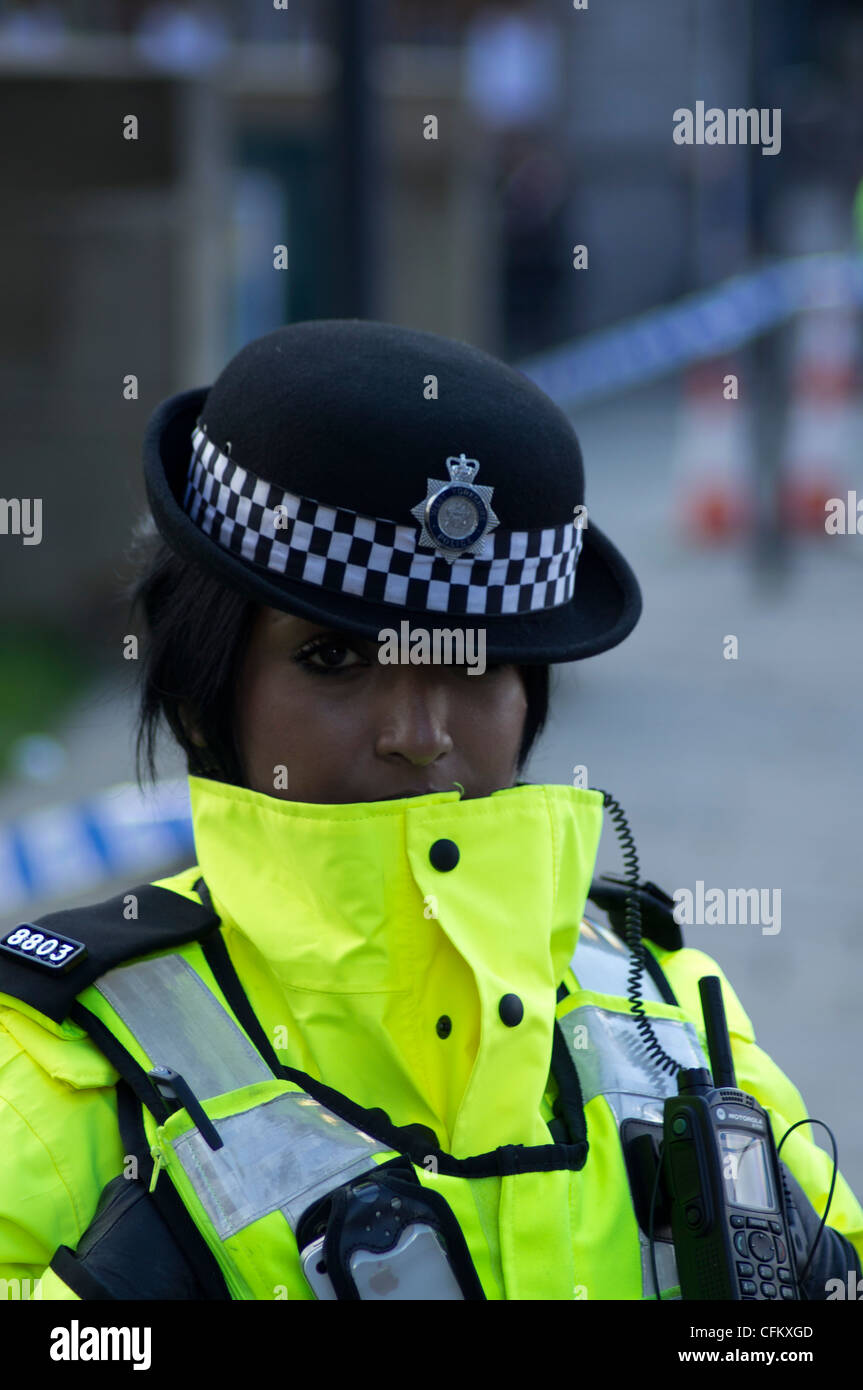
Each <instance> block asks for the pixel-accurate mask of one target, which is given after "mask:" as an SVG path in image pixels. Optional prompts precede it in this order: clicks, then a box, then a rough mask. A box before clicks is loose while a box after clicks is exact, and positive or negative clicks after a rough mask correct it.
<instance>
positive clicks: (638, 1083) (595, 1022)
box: [560, 921, 709, 1298]
mask: <svg viewBox="0 0 863 1390" xmlns="http://www.w3.org/2000/svg"><path fill="white" fill-rule="evenodd" d="M629 962H630V952H629V948H628V947H627V946H626V944H625V943H624V942H622V941H621V940H620V939H619V937H617V936H616V935H615V934H614V933H613V932H612V931H609V930H608V929H607V928H605V927H602V926H600V925H599V924H598V923H596V922H592V921H591V922H587V923H586V922H582V925H581V929H580V932H579V939H578V945H577V947H576V951H575V955H574V956H573V958H572V962H571V965H570V969H571V970H572V973H573V974H574V975H575V978H576V979H577V981H578V983H579V985H580V986H581V988H582V989H588V990H591V991H594V992H595V993H597V994H610V995H614V996H618V997H620V998H622V999H626V998H627V980H628V976H629ZM640 993H641V997H642V999H644V1000H652V1001H654V1002H662V995H661V994H660V992H659V990H658V989H657V987H656V985H655V984H654V982H653V980H652V979H651V977H650V976H649V975H648V974H647V972H646V971H645V972H643V974H642V983H641V989H640ZM650 1022H651V1026H652V1028H653V1032H654V1033H655V1034H656V1037H657V1038H658V1040H659V1043H660V1045H661V1047H662V1048H663V1050H664V1051H665V1052H667V1053H668V1055H669V1056H670V1057H673V1058H674V1060H675V1061H676V1062H679V1063H680V1064H681V1066H684V1067H706V1066H708V1065H709V1064H708V1062H707V1060H706V1058H705V1056H704V1053H703V1051H702V1048H701V1044H700V1043H699V1041H698V1034H697V1033H696V1031H695V1028H694V1026H693V1025H692V1024H691V1023H689V1022H682V1021H679V1020H677V1019H673V1018H651V1020H650ZM560 1025H561V1028H562V1030H563V1035H564V1038H565V1039H566V1043H567V1048H568V1050H569V1054H570V1056H571V1058H572V1060H573V1063H574V1064H575V1068H576V1071H577V1072H578V1078H579V1081H580V1083H581V1091H582V1096H583V1099H584V1103H585V1105H586V1104H587V1103H588V1101H591V1100H593V1099H594V1097H596V1096H603V1097H604V1098H605V1100H606V1101H607V1103H608V1105H609V1106H610V1108H611V1111H612V1113H613V1115H614V1117H615V1120H616V1121H617V1127H618V1133H619V1132H620V1128H621V1126H622V1124H623V1122H624V1121H625V1120H628V1119H636V1120H643V1121H648V1122H650V1123H653V1124H657V1125H661V1124H662V1115H663V1107H664V1102H665V1100H666V1098H667V1097H668V1096H671V1095H676V1094H677V1079H676V1076H674V1075H673V1074H671V1073H669V1072H667V1071H662V1070H661V1069H660V1068H659V1066H658V1065H657V1063H656V1061H655V1060H654V1059H653V1058H652V1057H651V1055H650V1053H649V1052H648V1050H647V1045H646V1043H645V1042H644V1040H643V1038H642V1037H641V1034H640V1032H639V1030H638V1027H637V1024H636V1020H635V1018H634V1017H633V1016H632V1014H631V1013H615V1012H614V1011H613V1010H611V1009H603V1008H600V1006H599V1005H598V1004H582V1005H580V1006H579V1007H578V1008H575V1009H573V1010H572V1011H571V1012H570V1013H568V1014H565V1015H564V1016H563V1018H562V1019H561V1020H560ZM638 1239H639V1244H640V1247H641V1277H642V1293H643V1296H644V1297H645V1298H650V1297H655V1296H656V1287H655V1285H654V1282H653V1272H652V1270H651V1266H650V1243H649V1240H648V1238H647V1236H646V1235H645V1234H644V1232H643V1231H642V1229H641V1227H640V1226H639V1228H638ZM654 1251H655V1258H656V1270H657V1276H658V1278H659V1283H660V1287H661V1288H662V1289H663V1290H667V1289H671V1288H674V1287H675V1286H676V1285H678V1284H679V1282H680V1280H679V1275H678V1272H677V1261H676V1259H675V1256H674V1247H673V1246H672V1245H671V1244H669V1243H668V1242H667V1241H661V1240H656V1241H655V1242H654ZM678 1297H679V1295H678Z"/></svg>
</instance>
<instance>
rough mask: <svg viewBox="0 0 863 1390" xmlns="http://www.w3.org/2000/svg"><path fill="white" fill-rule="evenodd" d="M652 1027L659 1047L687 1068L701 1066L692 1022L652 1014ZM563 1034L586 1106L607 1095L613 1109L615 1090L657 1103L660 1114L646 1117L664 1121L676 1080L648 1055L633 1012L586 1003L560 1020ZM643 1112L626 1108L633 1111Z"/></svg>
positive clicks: (674, 1093) (699, 1048) (627, 1112)
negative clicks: (664, 1107) (664, 1108)
mask: <svg viewBox="0 0 863 1390" xmlns="http://www.w3.org/2000/svg"><path fill="white" fill-rule="evenodd" d="M650 1023H651V1027H652V1028H653V1031H654V1033H655V1034H656V1036H657V1038H658V1039H659V1043H660V1046H661V1047H662V1048H663V1049H664V1051H665V1052H667V1053H668V1055H669V1056H670V1057H673V1058H674V1060H675V1062H679V1063H680V1064H681V1066H684V1067H703V1066H706V1065H707V1063H706V1062H705V1061H704V1054H703V1053H702V1051H701V1047H700V1046H699V1042H698V1036H697V1034H696V1032H695V1029H694V1028H693V1026H692V1024H691V1023H680V1022H678V1020H677V1019H675V1018H651V1020H650ZM560 1026H561V1028H562V1030H563V1035H564V1037H565V1038H566V1041H567V1044H568V1046H569V1049H570V1053H571V1055H572V1059H573V1061H574V1062H575V1064H576V1067H577V1069H578V1079H579V1081H580V1082H581V1091H582V1095H583V1097H584V1103H585V1105H586V1104H587V1102H588V1101H589V1100H593V1098H594V1096H605V1097H606V1099H607V1100H608V1102H609V1104H610V1105H611V1106H612V1109H614V1108H615V1104H614V1096H615V1095H616V1094H617V1093H621V1094H627V1095H632V1096H635V1097H638V1098H639V1099H640V1100H650V1101H652V1102H653V1106H652V1109H653V1111H655V1112H656V1114H654V1113H651V1114H647V1115H645V1116H644V1117H643V1118H645V1119H654V1118H657V1116H658V1118H659V1119H660V1120H661V1119H662V1104H661V1102H662V1101H663V1100H664V1099H665V1097H666V1096H674V1095H677V1081H676V1079H675V1077H674V1076H673V1075H671V1074H670V1073H669V1072H667V1071H661V1070H660V1068H659V1065H658V1063H657V1062H656V1061H654V1059H653V1058H652V1057H650V1056H649V1055H648V1052H647V1045H646V1043H645V1042H644V1041H643V1039H642V1037H641V1035H640V1033H639V1031H638V1028H637V1025H636V1020H635V1019H634V1018H633V1016H632V1014H625V1013H622V1014H621V1013H614V1012H613V1011H612V1010H611V1009H602V1008H600V1007H599V1005H598V1004H582V1005H580V1006H579V1007H578V1008H576V1009H573V1010H572V1011H571V1012H570V1013H568V1014H565V1015H564V1016H563V1018H562V1019H561V1020H560ZM636 1114H637V1115H638V1117H639V1118H642V1117H641V1114H640V1111H634V1110H632V1109H630V1108H627V1111H626V1115H624V1116H623V1118H624V1119H626V1118H628V1117H629V1116H630V1115H636Z"/></svg>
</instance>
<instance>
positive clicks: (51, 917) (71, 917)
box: [0, 883, 219, 1023]
mask: <svg viewBox="0 0 863 1390" xmlns="http://www.w3.org/2000/svg"><path fill="white" fill-rule="evenodd" d="M133 899H134V901H135V912H136V914H137V915H136V916H134V917H131V918H130V917H129V916H128V915H127V914H128V913H129V910H130V907H131V904H132V900H133ZM22 925H27V926H29V927H30V929H31V931H38V932H41V933H42V934H43V936H44V937H45V940H46V941H48V940H50V939H51V938H53V937H58V938H68V939H71V940H73V941H76V942H82V943H83V945H84V946H86V948H87V950H86V954H85V955H82V956H79V957H78V959H77V960H76V962H75V964H74V965H73V966H72V968H71V969H70V970H67V971H66V972H65V973H64V974H62V973H61V974H58V973H57V971H56V970H55V969H54V968H53V967H52V966H51V964H50V963H46V962H45V960H44V959H41V960H40V958H39V957H38V956H37V955H35V954H34V955H32V956H24V954H23V953H22V952H20V951H19V952H18V953H17V954H10V953H9V952H8V951H6V950H0V993H2V994H8V995H10V996H11V997H12V998H13V999H20V1000H21V1002H22V1003H24V1004H29V1005H30V1007H31V1008H32V1009H37V1010H38V1012H39V1013H40V1014H44V1015H45V1017H46V1018H50V1019H53V1021H54V1022H55V1023H62V1022H63V1020H64V1019H65V1018H68V1017H69V1014H70V1011H71V1009H72V1005H73V1004H74V1001H75V997H76V995H78V994H80V993H81V990H82V989H86V987H87V985H91V984H92V983H93V981H94V980H98V979H99V978H100V976H102V975H104V974H106V972H107V971H109V970H113V968H114V966H116V965H122V964H123V963H124V962H125V961H128V960H134V959H135V958H136V957H137V956H146V955H149V954H150V953H151V952H154V951H165V950H170V949H171V947H172V946H183V945H185V943H186V942H187V941H198V940H201V939H202V938H203V937H206V936H208V935H209V933H210V932H213V931H215V930H216V929H217V928H218V926H219V918H218V916H217V915H216V913H215V912H213V911H212V909H211V908H206V907H203V906H202V905H201V903H197V902H193V901H192V900H191V899H190V898H185V897H183V896H182V894H180V893H174V892H172V890H171V889H170V888H157V887H156V886H155V885H154V884H152V883H142V884H139V885H138V887H137V888H129V889H127V891H126V892H125V893H118V894H117V895H116V896H115V897H113V898H106V899H105V901H104V902H101V903H93V904H91V905H89V906H86V907H72V908H64V909H63V910H62V911H61V912H49V913H47V914H46V915H45V916H44V917H40V918H39V919H38V920H37V921H36V922H32V923H26V924H22ZM16 930H17V928H12V929H11V930H7V931H6V932H4V933H3V935H2V937H0V941H2V940H6V939H8V937H9V936H10V935H12V934H14V932H15V931H16Z"/></svg>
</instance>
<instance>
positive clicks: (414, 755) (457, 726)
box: [237, 608, 527, 804]
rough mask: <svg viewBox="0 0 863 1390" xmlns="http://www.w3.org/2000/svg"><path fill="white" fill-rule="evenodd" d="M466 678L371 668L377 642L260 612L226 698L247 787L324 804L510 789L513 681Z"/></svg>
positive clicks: (517, 701)
mask: <svg viewBox="0 0 863 1390" xmlns="http://www.w3.org/2000/svg"><path fill="white" fill-rule="evenodd" d="M468 670H469V668H468V667H467V666H465V665H461V666H457V665H441V664H438V665H427V666H408V665H405V666H401V665H386V664H382V663H381V662H379V661H378V643H377V641H373V640H366V639H363V638H359V637H355V636H352V635H350V634H347V633H341V634H340V633H339V632H338V630H337V629H334V628H330V627H327V626H326V625H324V624H321V623H315V622H307V621H306V620H305V619H303V618H297V617H294V616H293V615H291V614H288V613H282V612H280V611H279V610H277V609H274V608H262V609H261V610H260V611H259V612H258V614H257V616H256V620H255V626H254V628H253V630H252V634H251V637H250V640H249V647H248V650H247V655H246V659H245V662H244V665H243V667H242V671H241V675H240V680H239V685H238V690H237V714H238V719H239V740H238V741H239V747H240V755H241V758H242V761H243V767H244V769H245V773H246V781H247V785H248V786H249V787H250V788H251V789H252V790H253V791H258V792H264V793H266V794H267V795H268V796H278V797H282V798H284V799H285V800H290V801H311V802H319V803H329V804H337V803H338V804H341V803H349V802H362V801H388V800H392V799H394V798H396V797H404V796H421V795H423V794H424V793H426V792H430V791H436V792H437V791H452V790H454V783H455V782H460V783H461V784H462V786H463V787H464V794H465V796H468V797H477V796H489V795H491V793H492V792H494V791H499V790H500V789H501V788H503V787H510V786H512V785H513V784H514V782H515V778H516V759H517V757H518V751H519V748H520V746H521V737H522V730H523V727H524V719H525V715H526V713H527V699H526V697H525V691H524V686H523V684H522V680H521V676H520V675H519V672H518V669H517V667H515V666H497V667H495V666H491V665H489V666H487V667H486V669H485V671H484V673H483V674H482V675H469V674H468ZM279 768H284V769H286V770H287V779H285V775H284V773H281V774H279ZM285 780H287V786H285V785H284V783H285Z"/></svg>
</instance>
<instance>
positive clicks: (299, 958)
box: [189, 777, 602, 1157]
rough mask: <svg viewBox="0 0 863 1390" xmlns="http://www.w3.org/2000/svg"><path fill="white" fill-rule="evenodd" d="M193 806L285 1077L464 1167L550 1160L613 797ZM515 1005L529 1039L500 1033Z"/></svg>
mask: <svg viewBox="0 0 863 1390" xmlns="http://www.w3.org/2000/svg"><path fill="white" fill-rule="evenodd" d="M189 787H190V793H191V805H192V820H193V825H194V831H195V842H196V847H197V852H198V864H199V866H200V871H201V873H202V874H203V876H204V878H205V879H206V882H207V885H208V887H209V889H210V892H211V894H212V896H213V902H214V905H215V908H216V910H217V912H218V913H219V915H220V917H221V918H222V921H223V923H224V925H225V937H226V944H227V946H228V949H229V951H230V953H231V956H232V959H233V960H234V964H235V966H236V969H237V971H238V974H239V976H240V979H241V980H242V982H243V984H244V986H245V988H246V990H247V992H248V994H249V998H250V1000H251V1003H252V1006H253V1008H255V1010H256V1012H257V1014H258V1017H259V1018H260V1020H261V1022H262V1024H263V1026H264V1028H265V1029H266V1031H267V1033H268V1036H269V1037H270V1040H271V1041H272V1042H273V1044H274V1046H275V1048H276V1051H277V1052H278V1054H279V1056H280V1058H281V1059H282V1060H283V1061H284V1062H287V1063H288V1064H290V1065H292V1066H296V1067H299V1068H300V1069H302V1070H303V1071H306V1072H308V1073H309V1074H311V1075H313V1076H315V1077H316V1078H318V1079H320V1080H322V1081H324V1082H325V1083H326V1084H327V1085H329V1086H333V1087H335V1088H336V1089H337V1090H340V1091H342V1092H344V1093H345V1094H346V1095H348V1096H350V1097H351V1099H353V1100H355V1101H357V1102H358V1103H359V1104H360V1105H365V1106H381V1107H383V1108H384V1109H385V1110H387V1112H388V1113H389V1115H390V1116H391V1118H392V1119H393V1121H394V1122H395V1123H396V1124H399V1125H402V1124H414V1123H418V1124H425V1125H428V1126H429V1127H431V1128H432V1129H433V1130H434V1131H435V1133H436V1134H437V1137H438V1142H439V1143H440V1144H441V1146H442V1147H443V1148H444V1149H446V1150H448V1151H449V1152H451V1153H453V1154H455V1155H456V1156H457V1157H467V1156H469V1155H470V1154H472V1153H479V1152H484V1151H486V1150H488V1149H491V1148H495V1147H496V1146H497V1145H498V1144H504V1143H509V1144H512V1143H522V1144H538V1143H549V1142H550V1137H549V1134H548V1130H547V1128H546V1126H545V1124H544V1123H543V1121H542V1120H541V1117H540V1115H539V1106H540V1102H541V1100H542V1096H543V1093H544V1091H545V1088H546V1084H547V1081H548V1072H549V1062H550V1057H551V1044H552V1027H553V1022H554V1016H555V993H556V989H557V986H558V984H559V983H560V980H561V978H562V975H563V971H564V969H565V968H566V966H567V965H568V964H569V961H570V960H571V958H572V955H573V952H574V950H575V946H576V942H577V939H578V930H579V923H580V921H581V915H582V912H583V911H584V906H585V901H586V897H587V891H588V888H589V886H590V880H591V876H592V873H593V868H594V863H595V860H596V853H597V849H598V845H599V837H600V832H601V826H602V796H601V794H600V793H599V792H594V791H589V790H586V789H583V788H576V787H567V786H521V787H511V788H507V789H505V790H503V791H499V792H495V793H494V794H493V795H492V796H488V797H481V798H476V799H472V800H466V801H465V800H461V799H460V798H459V794H458V793H457V792H454V791H453V792H443V793H436V794H433V795H429V796H423V797H414V798H411V799H410V800H400V801H379V802H372V803H368V804H365V803H361V804H351V805H335V806H331V805H315V804H312V803H308V802H293V801H285V800H282V799H280V798H279V797H274V796H266V795H264V794H262V793H260V792H253V791H248V790H245V789H242V788H238V787H233V786H227V785H225V784H223V783H219V782H213V781H210V780H209V779H205V778H198V777H190V778H189ZM440 841H450V842H452V843H453V844H454V845H455V846H457V848H458V862H457V863H456V864H455V867H454V868H451V869H444V868H438V867H435V865H434V862H433V861H434V860H435V859H436V858H438V861H439V862H440V863H443V862H444V860H443V859H442V858H439V856H440V855H441V854H442V853H443V851H442V850H437V851H433V850H432V846H434V845H436V844H438V843H439V842H440ZM430 854H431V857H430ZM450 854H452V851H450ZM506 995H516V996H518V1002H520V1004H521V1006H522V1007H523V1011H524V1012H523V1017H522V1018H521V1020H520V1021H519V1022H518V1023H515V1024H513V1023H512V1022H511V1021H510V1023H509V1025H508V1024H507V1023H506V1022H504V1020H503V1018H502V1016H501V999H503V998H504V996H506ZM518 1002H514V1001H512V1000H510V1001H509V1007H510V1009H512V1010H514V1013H517V1012H518ZM506 1012H507V1006H506V1005H504V1013H506ZM513 1016H514V1015H513V1013H512V1012H510V1013H509V1014H508V1017H509V1018H510V1020H512V1018H513ZM447 1020H448V1022H449V1027H448V1026H447Z"/></svg>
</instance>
